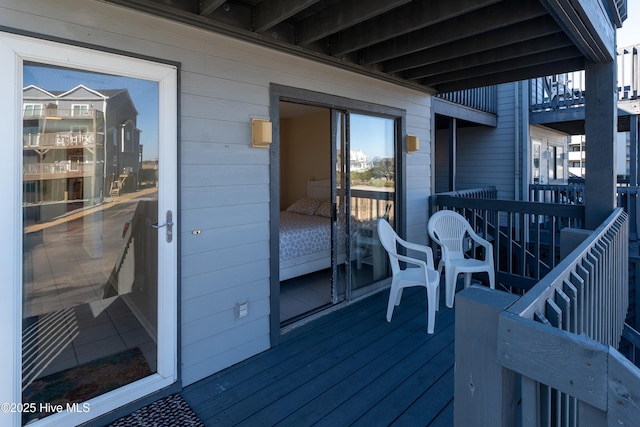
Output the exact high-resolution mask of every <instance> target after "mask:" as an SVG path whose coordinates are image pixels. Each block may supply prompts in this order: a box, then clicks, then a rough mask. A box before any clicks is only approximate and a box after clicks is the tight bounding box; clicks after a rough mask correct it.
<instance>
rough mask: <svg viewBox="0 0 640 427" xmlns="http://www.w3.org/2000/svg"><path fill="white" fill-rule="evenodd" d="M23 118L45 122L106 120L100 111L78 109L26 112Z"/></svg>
mask: <svg viewBox="0 0 640 427" xmlns="http://www.w3.org/2000/svg"><path fill="white" fill-rule="evenodd" d="M22 118H23V119H25V120H30V119H43V120H60V119H69V118H73V119H92V120H93V119H104V113H103V112H102V111H99V110H95V109H89V110H78V109H63V108H45V109H43V110H33V109H29V110H24V111H23V112H22Z"/></svg>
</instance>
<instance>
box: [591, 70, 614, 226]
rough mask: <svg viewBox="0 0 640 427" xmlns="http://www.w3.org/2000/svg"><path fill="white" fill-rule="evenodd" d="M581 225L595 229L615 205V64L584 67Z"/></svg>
mask: <svg viewBox="0 0 640 427" xmlns="http://www.w3.org/2000/svg"><path fill="white" fill-rule="evenodd" d="M585 83H586V97H585V137H586V144H585V153H586V168H585V169H586V173H585V223H586V228H587V229H589V230H595V229H596V228H597V227H598V226H599V225H600V224H601V223H602V221H604V220H605V219H606V218H607V217H608V216H609V215H610V214H611V212H612V211H613V209H614V207H615V206H616V200H615V198H616V175H615V141H616V134H617V122H618V120H617V116H618V114H617V113H618V106H617V96H616V85H617V72H616V62H615V61H612V62H607V63H602V64H596V63H592V62H588V61H587V63H586V64H585Z"/></svg>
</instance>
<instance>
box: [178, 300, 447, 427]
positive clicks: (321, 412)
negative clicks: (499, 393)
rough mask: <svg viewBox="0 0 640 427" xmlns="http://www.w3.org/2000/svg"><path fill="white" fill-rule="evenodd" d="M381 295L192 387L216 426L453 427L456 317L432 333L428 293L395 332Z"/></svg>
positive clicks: (400, 317)
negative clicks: (428, 319) (354, 426)
mask: <svg viewBox="0 0 640 427" xmlns="http://www.w3.org/2000/svg"><path fill="white" fill-rule="evenodd" d="M387 297H388V292H386V291H385V292H380V293H378V294H376V295H373V296H371V297H369V298H367V299H364V300H361V301H359V302H356V303H354V304H351V305H349V306H347V307H344V308H342V309H340V310H337V311H335V312H333V313H331V314H328V315H326V316H323V317H321V318H319V319H316V320H314V321H312V322H309V323H308V324H306V325H304V326H301V327H299V328H297V329H294V330H292V331H290V332H288V333H287V334H285V335H283V337H282V339H281V343H280V345H278V346H277V347H275V348H273V349H271V350H268V351H266V352H264V353H261V354H259V355H257V356H255V357H253V358H251V359H248V360H245V361H243V362H241V363H239V364H237V365H235V366H233V367H231V368H229V369H226V370H224V371H222V372H220V373H218V374H216V375H213V376H211V377H208V378H206V379H204V380H202V381H199V382H198V383H195V384H193V385H190V386H189V387H187V388H185V390H184V391H183V393H182V396H183V397H184V399H185V400H186V401H187V402H188V403H189V404H190V405H191V407H192V408H193V410H194V411H195V413H196V414H197V415H198V416H199V417H200V419H201V420H202V421H203V422H204V423H205V424H206V425H207V426H232V425H245V426H271V425H282V426H310V425H327V426H332V427H333V426H345V425H357V426H367V427H372V426H382V425H398V426H402V425H406V426H426V425H428V426H451V425H453V365H454V354H453V351H454V311H453V310H451V309H447V308H446V307H445V306H444V304H441V308H440V311H439V312H438V314H437V317H436V331H435V334H433V335H427V334H426V322H427V320H426V310H425V305H426V297H425V292H424V289H415V290H413V289H407V290H405V296H404V298H403V300H402V304H401V305H400V306H399V307H396V311H395V312H394V317H393V321H392V322H391V323H387V321H386V320H385V310H386V303H387Z"/></svg>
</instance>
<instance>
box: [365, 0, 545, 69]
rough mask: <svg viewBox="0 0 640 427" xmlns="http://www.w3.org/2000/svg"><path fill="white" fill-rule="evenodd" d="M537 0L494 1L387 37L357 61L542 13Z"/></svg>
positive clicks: (373, 61)
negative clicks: (420, 28)
mask: <svg viewBox="0 0 640 427" xmlns="http://www.w3.org/2000/svg"><path fill="white" fill-rule="evenodd" d="M546 14H547V11H546V10H545V8H544V7H542V6H541V5H540V3H539V2H538V1H535V2H530V1H527V2H525V3H518V2H508V3H506V4H503V3H498V4H495V5H491V6H488V7H486V8H483V9H480V10H477V11H474V12H469V13H468V14H466V15H462V16H460V17H458V18H456V19H455V20H454V21H452V22H450V21H444V22H440V23H438V24H435V25H432V26H430V27H427V28H424V29H422V30H419V31H414V32H413V33H410V34H405V35H403V36H400V37H397V38H394V39H392V40H388V41H385V42H382V43H379V44H376V45H374V46H371V47H369V48H365V49H363V50H362V52H360V63H361V64H366V65H371V64H376V63H379V62H382V61H386V60H389V59H393V58H397V57H400V56H402V55H406V54H409V53H413V52H417V51H420V50H423V49H427V48H430V47H434V46H438V45H440V44H444V43H449V42H452V41H456V40H462V39H464V38H467V37H473V36H476V35H478V34H482V33H484V32H486V31H490V30H495V29H498V28H502V27H505V26H508V25H512V24H516V23H519V22H523V21H526V20H529V19H533V18H536V17H539V16H543V15H546Z"/></svg>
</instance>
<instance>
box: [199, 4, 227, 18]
mask: <svg viewBox="0 0 640 427" xmlns="http://www.w3.org/2000/svg"><path fill="white" fill-rule="evenodd" d="M226 1H227V0H201V1H200V15H202V16H209V15H211V14H212V13H213V12H215V10H216V9H217V8H219V7H220V6H222V5H223V4H224V3H225V2H226Z"/></svg>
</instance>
